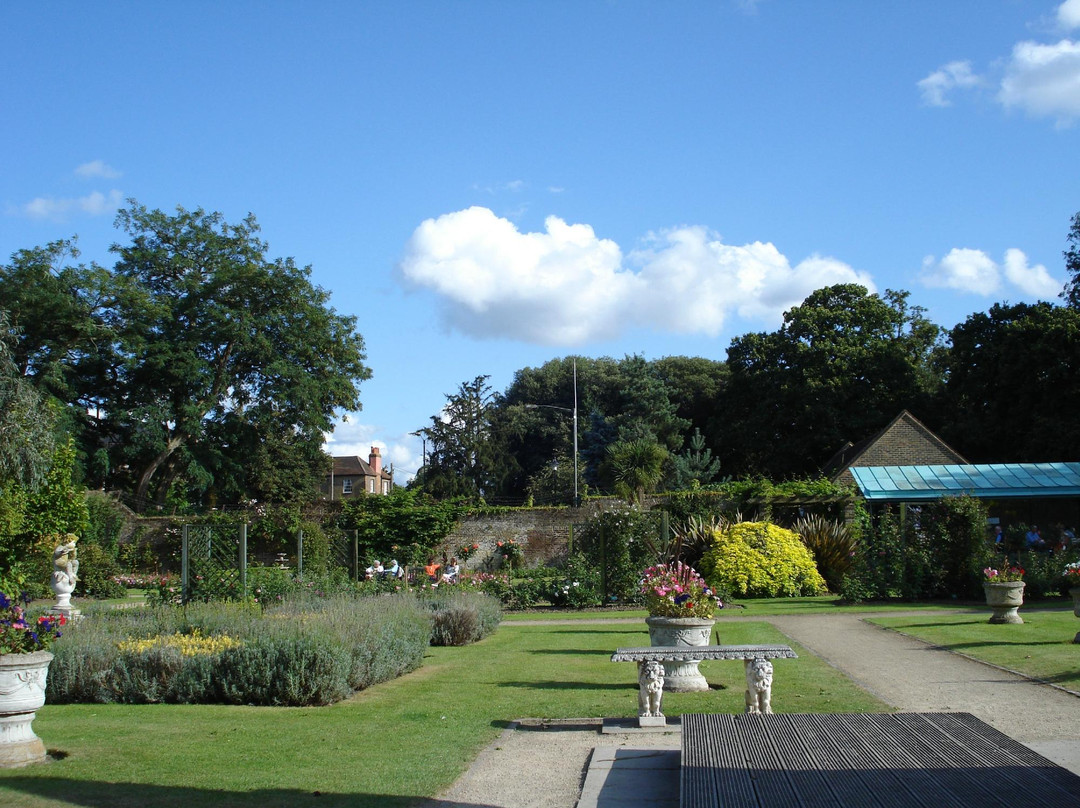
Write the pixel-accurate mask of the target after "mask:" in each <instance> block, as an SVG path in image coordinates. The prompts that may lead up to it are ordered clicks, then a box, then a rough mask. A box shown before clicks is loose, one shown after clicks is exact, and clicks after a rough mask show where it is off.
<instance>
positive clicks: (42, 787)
mask: <svg viewBox="0 0 1080 808" xmlns="http://www.w3.org/2000/svg"><path fill="white" fill-rule="evenodd" d="M44 765H47V764H44ZM4 791H8V792H9V794H10V792H21V793H22V794H24V795H28V796H33V797H40V798H41V799H42V800H50V801H55V802H57V803H60V804H63V805H71V806H82V808H142V807H143V806H147V805H153V806H155V808H211V806H212V807H213V808H307V806H311V808H315V806H318V807H319V808H369V807H370V808H375V806H385V808H417V807H418V806H423V808H490V806H489V805H488V804H487V803H475V802H452V801H448V800H435V799H425V798H422V797H402V796H396V795H391V794H335V793H331V792H326V791H307V790H301V789H291V788H266V789H255V790H252V791H227V790H217V789H204V788H186V787H182V786H158V785H147V784H145V783H109V782H104V781H98V780H72V779H68V778H63V777H44V776H43V777H34V776H32V775H30V774H19V775H15V776H12V777H2V778H0V801H2V800H3V797H2V794H3V792H4Z"/></svg>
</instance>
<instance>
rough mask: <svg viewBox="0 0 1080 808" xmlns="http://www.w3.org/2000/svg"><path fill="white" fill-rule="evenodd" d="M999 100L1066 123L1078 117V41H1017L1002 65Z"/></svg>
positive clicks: (1004, 103)
mask: <svg viewBox="0 0 1080 808" xmlns="http://www.w3.org/2000/svg"><path fill="white" fill-rule="evenodd" d="M998 100H999V101H1001V103H1002V104H1003V105H1005V107H1019V108H1021V109H1023V110H1024V111H1025V112H1027V113H1028V114H1030V115H1034V116H1037V117H1041V116H1045V117H1053V118H1057V119H1058V123H1059V124H1067V123H1069V122H1070V121H1072V119H1073V118H1076V117H1078V116H1080V42H1073V41H1071V40H1068V39H1063V40H1061V41H1060V42H1058V43H1057V44H1055V45H1042V44H1039V43H1037V42H1019V43H1017V44H1016V45H1015V46H1014V47H1013V52H1012V58H1011V59H1010V61H1009V63H1008V64H1007V66H1006V68H1005V77H1004V78H1003V79H1002V81H1001V90H1000V92H999V93H998Z"/></svg>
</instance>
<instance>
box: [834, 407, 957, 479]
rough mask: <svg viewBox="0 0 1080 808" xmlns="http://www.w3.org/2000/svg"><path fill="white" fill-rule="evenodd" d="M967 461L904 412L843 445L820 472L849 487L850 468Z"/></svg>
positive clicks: (908, 413) (851, 477)
mask: <svg viewBox="0 0 1080 808" xmlns="http://www.w3.org/2000/svg"><path fill="white" fill-rule="evenodd" d="M967 462H968V461H967V460H965V459H964V458H963V456H961V454H960V453H959V452H957V451H956V450H955V449H953V448H952V447H951V446H949V445H948V444H947V443H945V441H943V440H942V439H941V438H939V437H938V436H937V435H935V434H934V433H933V432H931V431H930V429H929V428H928V427H927V426H926V425H925V424H923V423H922V422H921V421H920V420H919V419H918V418H916V417H915V416H914V415H912V414H911V413H910V412H908V411H907V410H904V411H903V412H901V413H900V414H899V415H898V416H896V418H894V419H893V420H892V422H891V423H889V425H888V426H886V427H885V428H884V429H883V430H881V431H880V432H879V433H877V434H876V435H874V436H873V437H870V438H867V439H865V440H863V441H860V442H859V443H848V444H845V445H844V446H843V447H842V448H841V449H840V451H838V452H837V453H836V454H834V455H833V456H832V457H831V458H830V459H829V462H828V463H826V464H825V466H824V467H823V468H822V470H821V471H822V474H824V475H825V476H826V477H828V478H829V479H830V480H832V481H833V482H835V483H840V484H842V485H851V484H852V483H854V482H855V478H854V476H853V475H852V473H851V468H852V467H862V466H937V465H951V464H966V463H967Z"/></svg>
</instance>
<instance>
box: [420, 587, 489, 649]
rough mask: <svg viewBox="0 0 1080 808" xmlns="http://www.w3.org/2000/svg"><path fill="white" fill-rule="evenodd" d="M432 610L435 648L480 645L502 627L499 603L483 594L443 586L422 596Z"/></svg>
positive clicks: (421, 599)
mask: <svg viewBox="0 0 1080 808" xmlns="http://www.w3.org/2000/svg"><path fill="white" fill-rule="evenodd" d="M420 602H421V603H422V604H424V605H425V606H427V607H428V608H430V609H431V615H432V628H431V644H432V645H468V644H470V643H474V642H478V641H479V640H482V639H484V637H487V636H488V635H489V634H491V633H492V632H493V631H495V629H497V628H498V627H499V621H500V620H502V609H501V608H500V606H499V602H498V601H497V600H496V599H495V598H492V597H490V596H489V595H484V594H482V593H480V592H470V591H466V590H462V589H458V588H457V587H454V586H441V587H439V588H438V589H437V590H435V591H429V592H426V593H424V594H423V595H421V596H420Z"/></svg>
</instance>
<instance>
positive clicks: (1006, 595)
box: [983, 566, 1024, 623]
mask: <svg viewBox="0 0 1080 808" xmlns="http://www.w3.org/2000/svg"><path fill="white" fill-rule="evenodd" d="M983 592H985V593H986V605H987V606H989V607H990V608H991V609H993V611H994V613H993V614H992V615H990V621H989V622H991V623H1023V622H1024V619H1023V618H1022V617H1021V616H1020V615H1019V614H1018V613H1017V612H1018V610H1019V609H1020V607H1021V606H1023V605H1024V571H1023V570H1022V569H1021V568H1020V567H1010V566H1005V567H1003V568H1002V569H1000V570H996V569H993V568H992V567H987V568H986V569H984V570H983Z"/></svg>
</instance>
